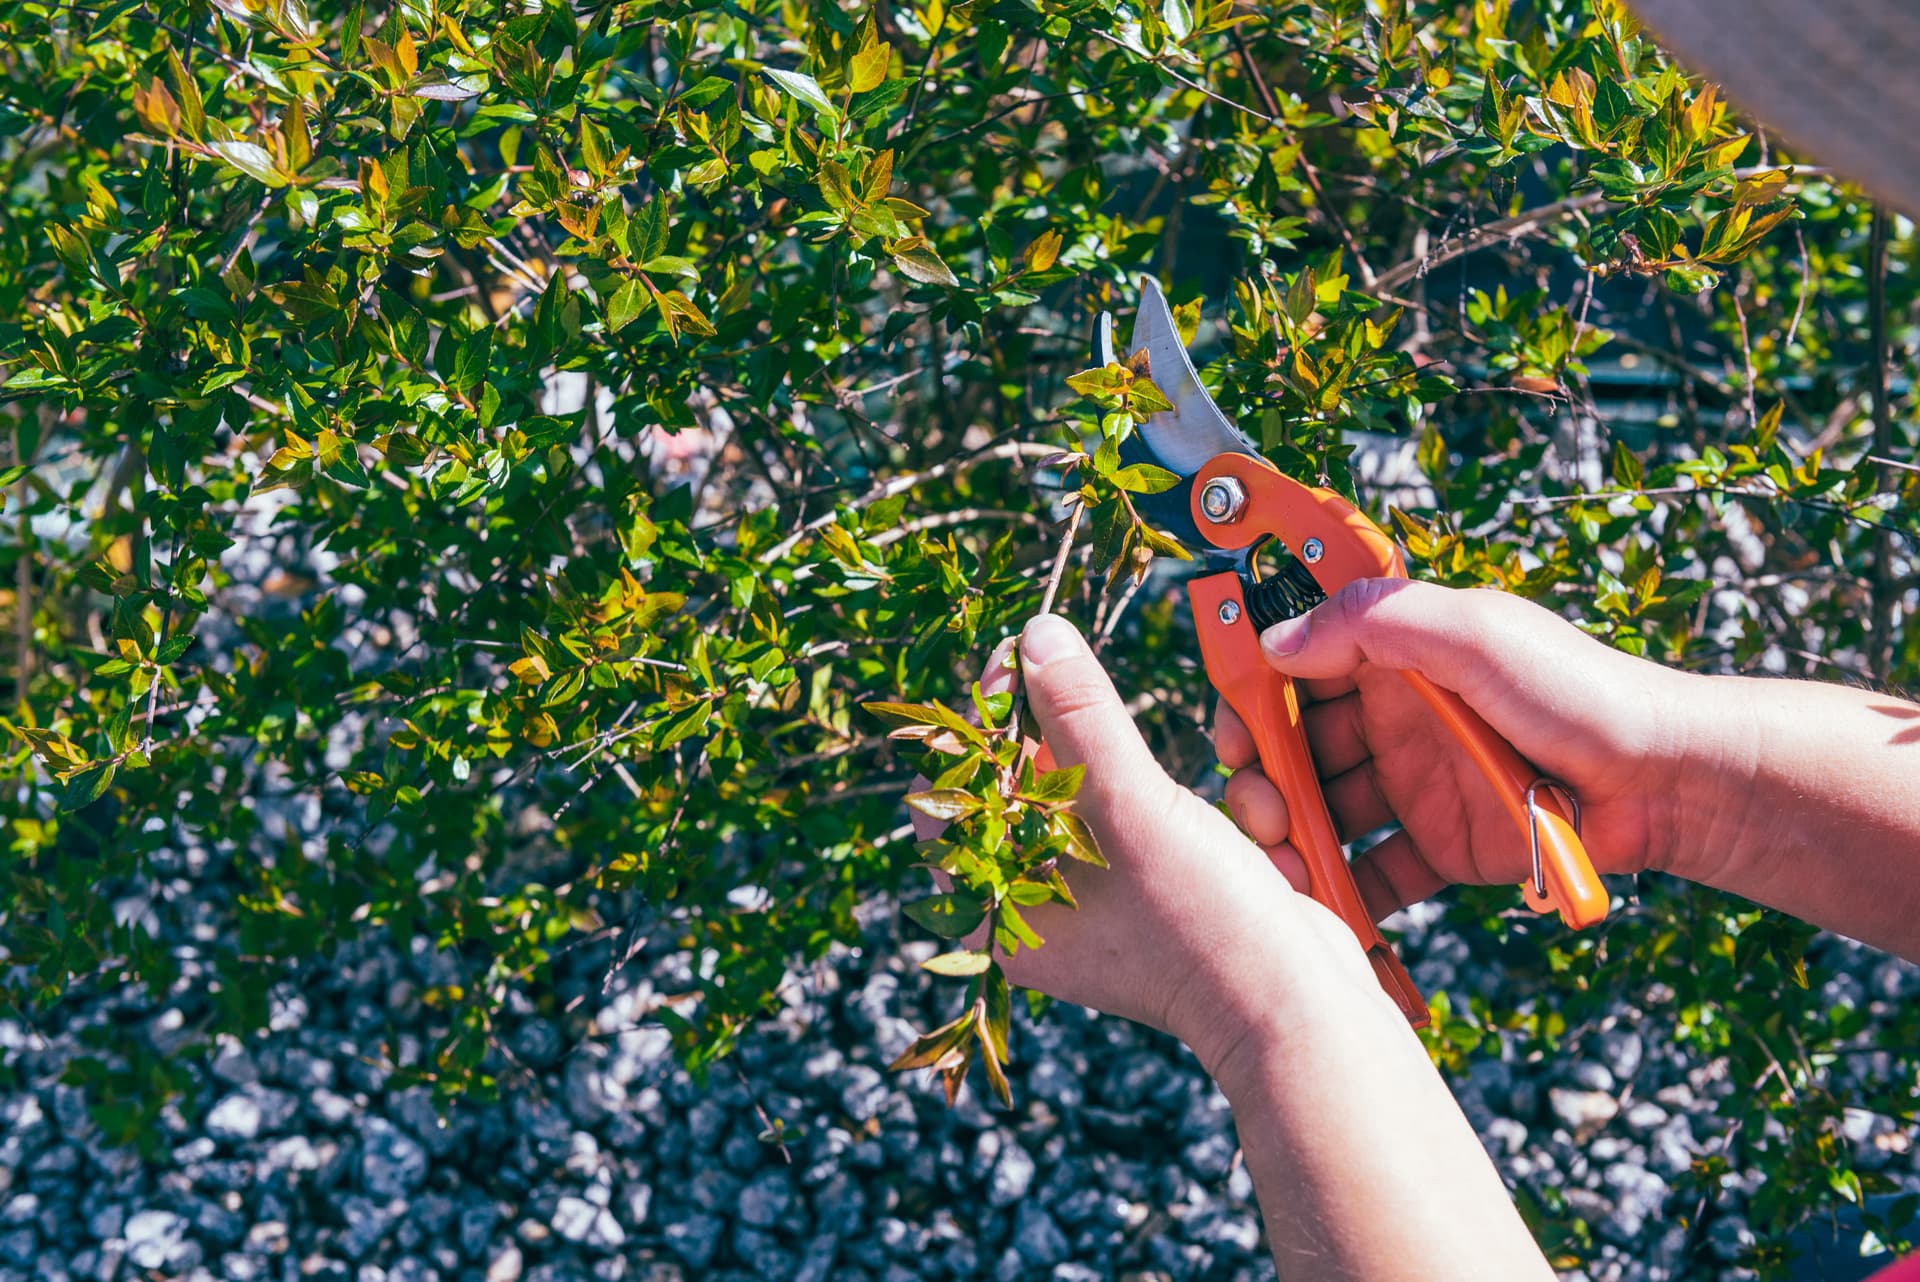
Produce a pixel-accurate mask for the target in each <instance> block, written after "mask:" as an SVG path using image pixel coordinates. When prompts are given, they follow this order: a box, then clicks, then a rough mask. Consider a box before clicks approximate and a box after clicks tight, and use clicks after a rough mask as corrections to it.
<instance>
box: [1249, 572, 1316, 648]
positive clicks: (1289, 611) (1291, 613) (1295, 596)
mask: <svg viewBox="0 0 1920 1282" xmlns="http://www.w3.org/2000/svg"><path fill="white" fill-rule="evenodd" d="M1246 598H1247V615H1248V617H1250V618H1251V619H1252V620H1253V626H1254V627H1255V628H1257V629H1259V630H1260V631H1262V632H1264V631H1266V630H1267V629H1268V628H1270V627H1272V626H1273V625H1274V624H1276V623H1279V622H1281V621H1282V620H1283V619H1292V618H1296V617H1298V616H1299V615H1302V614H1305V613H1306V612H1307V611H1308V610H1311V609H1313V607H1314V606H1316V605H1319V604H1320V603H1321V602H1322V601H1324V600H1326V599H1327V594H1326V593H1325V592H1323V591H1322V590H1321V588H1320V585H1319V584H1318V583H1315V582H1314V581H1313V575H1312V573H1311V572H1309V571H1308V569H1307V567H1306V566H1305V565H1303V564H1302V563H1300V562H1299V561H1289V562H1287V564H1286V566H1285V567H1284V568H1283V569H1280V570H1278V571H1276V572H1275V573H1273V574H1272V575H1269V576H1268V577H1267V578H1264V579H1262V580H1260V581H1259V582H1258V583H1255V584H1254V585H1252V586H1251V587H1249V588H1247V590H1246Z"/></svg>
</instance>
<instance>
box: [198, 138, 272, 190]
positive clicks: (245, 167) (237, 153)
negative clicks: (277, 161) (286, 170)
mask: <svg viewBox="0 0 1920 1282" xmlns="http://www.w3.org/2000/svg"><path fill="white" fill-rule="evenodd" d="M207 149H208V150H209V151H211V152H213V154H214V155H216V156H218V157H220V159H222V160H224V161H226V162H227V163H228V164H229V165H232V166H233V167H234V168H235V169H238V170H239V171H240V172H241V173H243V174H245V175H247V177H249V178H256V179H258V180H259V181H261V182H263V183H265V184H266V185H267V186H269V187H284V186H286V185H287V176H286V175H285V174H283V173H281V172H280V171H279V170H278V169H276V168H275V167H274V163H273V155H272V153H270V152H269V151H268V150H267V149H266V148H265V147H262V146H261V145H260V144H259V143H255V142H240V141H238V140H228V141H225V142H210V143H208V144H207Z"/></svg>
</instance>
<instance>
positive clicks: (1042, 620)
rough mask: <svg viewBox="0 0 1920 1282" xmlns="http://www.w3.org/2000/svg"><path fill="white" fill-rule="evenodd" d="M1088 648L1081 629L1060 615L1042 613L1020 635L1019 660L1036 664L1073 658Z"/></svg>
mask: <svg viewBox="0 0 1920 1282" xmlns="http://www.w3.org/2000/svg"><path fill="white" fill-rule="evenodd" d="M1085 648H1086V642H1084V641H1082V640H1081V639H1080V633H1079V630H1078V629H1076V628H1075V627H1074V626H1073V625H1072V624H1071V623H1068V622H1067V621H1066V620H1065V619H1063V618H1061V617H1060V616H1059V615H1057V614H1043V615H1040V616H1039V617H1038V618H1035V619H1034V620H1032V621H1031V622H1029V623H1028V624H1027V629H1026V631H1025V632H1022V633H1021V634H1020V661H1021V662H1022V663H1023V664H1030V665H1032V666H1034V667H1042V666H1044V665H1046V664H1049V663H1057V662H1059V661H1060V660H1061V659H1070V658H1072V657H1073V656H1074V655H1075V654H1076V653H1077V652H1079V651H1080V650H1083V649H1085Z"/></svg>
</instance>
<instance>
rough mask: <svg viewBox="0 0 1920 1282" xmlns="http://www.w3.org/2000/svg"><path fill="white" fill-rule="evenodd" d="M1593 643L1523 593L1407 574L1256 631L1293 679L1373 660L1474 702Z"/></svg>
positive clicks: (1341, 673) (1357, 587) (1353, 589)
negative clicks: (1423, 579) (1477, 695)
mask: <svg viewBox="0 0 1920 1282" xmlns="http://www.w3.org/2000/svg"><path fill="white" fill-rule="evenodd" d="M1589 646H1591V647H1593V648H1594V649H1596V650H1599V651H1602V652H1605V651H1606V647H1605V646H1602V645H1600V644H1599V643H1598V642H1595V641H1593V640H1592V639H1591V638H1589V637H1587V636H1585V635H1584V634H1582V633H1581V632H1580V631H1579V630H1578V629H1576V628H1573V627H1571V626H1569V625H1568V624H1567V623H1566V621H1565V620H1563V619H1561V618H1560V617H1559V616H1557V615H1555V614H1553V613H1552V612H1551V611H1549V610H1546V609H1543V608H1542V607H1540V606H1537V605H1534V604H1533V603H1531V602H1529V601H1524V600H1521V599H1520V598H1519V597H1514V596H1509V595H1507V594H1506V593H1504V592H1492V591H1477V590H1471V589H1458V588H1444V587H1441V586H1439V585H1438V584H1433V583H1417V582H1413V581H1410V580H1407V579H1358V580H1356V581H1354V582H1352V583H1349V584H1347V585H1346V586H1345V587H1343V588H1341V589H1340V590H1339V591H1338V592H1335V593H1334V594H1333V595H1332V596H1330V597H1328V598H1327V599H1326V600H1325V601H1323V602H1321V603H1320V604H1319V605H1317V606H1315V607H1314V608H1313V609H1312V610H1309V611H1308V612H1307V613H1305V614H1303V615H1301V616H1299V617H1298V618H1294V619H1287V620H1285V621H1283V622H1281V623H1276V624H1274V625H1273V626H1272V627H1270V628H1268V629H1267V630H1266V632H1264V633H1263V634H1261V637H1260V648H1261V651H1262V652H1263V654H1264V655H1265V657H1266V660H1267V662H1268V663H1269V664H1270V665H1272V666H1273V667H1274V668H1277V669H1279V670H1280V671H1281V672H1284V673H1286V674H1287V675H1288V676H1291V677H1305V678H1308V679H1316V678H1318V679H1330V678H1339V677H1345V676H1348V675H1350V674H1351V673H1352V672H1353V671H1354V669H1356V668H1358V667H1359V666H1360V665H1361V664H1363V663H1370V664H1373V665H1375V666H1376V667H1382V668H1394V669H1412V670H1414V671H1417V672H1421V673H1424V674H1425V675H1426V676H1427V677H1428V678H1430V679H1431V680H1433V681H1434V682H1435V683H1436V684H1438V685H1441V686H1444V687H1446V688H1447V689H1449V690H1456V691H1458V692H1459V693H1461V694H1462V695H1465V696H1467V698H1468V700H1469V702H1471V701H1472V697H1473V695H1474V694H1475V693H1476V692H1480V691H1488V692H1491V691H1492V690H1493V689H1495V688H1498V687H1511V686H1513V685H1515V684H1519V685H1532V684H1534V683H1535V682H1536V681H1539V680H1543V679H1547V678H1550V676H1551V673H1552V672H1553V671H1555V670H1561V671H1564V670H1565V668H1566V667H1567V664H1568V662H1569V656H1568V650H1569V647H1575V648H1578V649H1580V650H1582V651H1584V649H1585V648H1586V647H1589Z"/></svg>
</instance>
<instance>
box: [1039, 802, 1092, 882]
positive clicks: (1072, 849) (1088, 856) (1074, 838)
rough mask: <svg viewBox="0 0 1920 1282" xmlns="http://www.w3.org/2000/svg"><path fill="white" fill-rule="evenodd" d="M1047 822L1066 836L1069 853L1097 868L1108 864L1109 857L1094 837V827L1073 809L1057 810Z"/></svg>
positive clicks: (1049, 816) (1048, 817)
mask: <svg viewBox="0 0 1920 1282" xmlns="http://www.w3.org/2000/svg"><path fill="white" fill-rule="evenodd" d="M1047 824H1048V826H1049V827H1051V828H1052V829H1053V830H1054V831H1055V832H1057V833H1059V834H1060V835H1061V836H1063V837H1065V838H1066V842H1067V853H1068V854H1069V855H1071V856H1073V857H1074V858H1075V859H1078V860H1079V861H1080V862H1081V863H1083V864H1092V865H1093V866H1094V867H1095V868H1105V867H1106V866H1107V857H1106V856H1105V855H1103V854H1101V853H1100V843H1099V842H1098V841H1097V840H1095V839H1094V835H1093V829H1091V828H1089V827H1088V826H1087V821H1086V820H1084V819H1082V818H1081V817H1080V816H1079V815H1076V814H1074V813H1073V812H1072V811H1071V810H1056V811H1054V812H1053V813H1052V814H1051V815H1048V816H1047Z"/></svg>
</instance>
